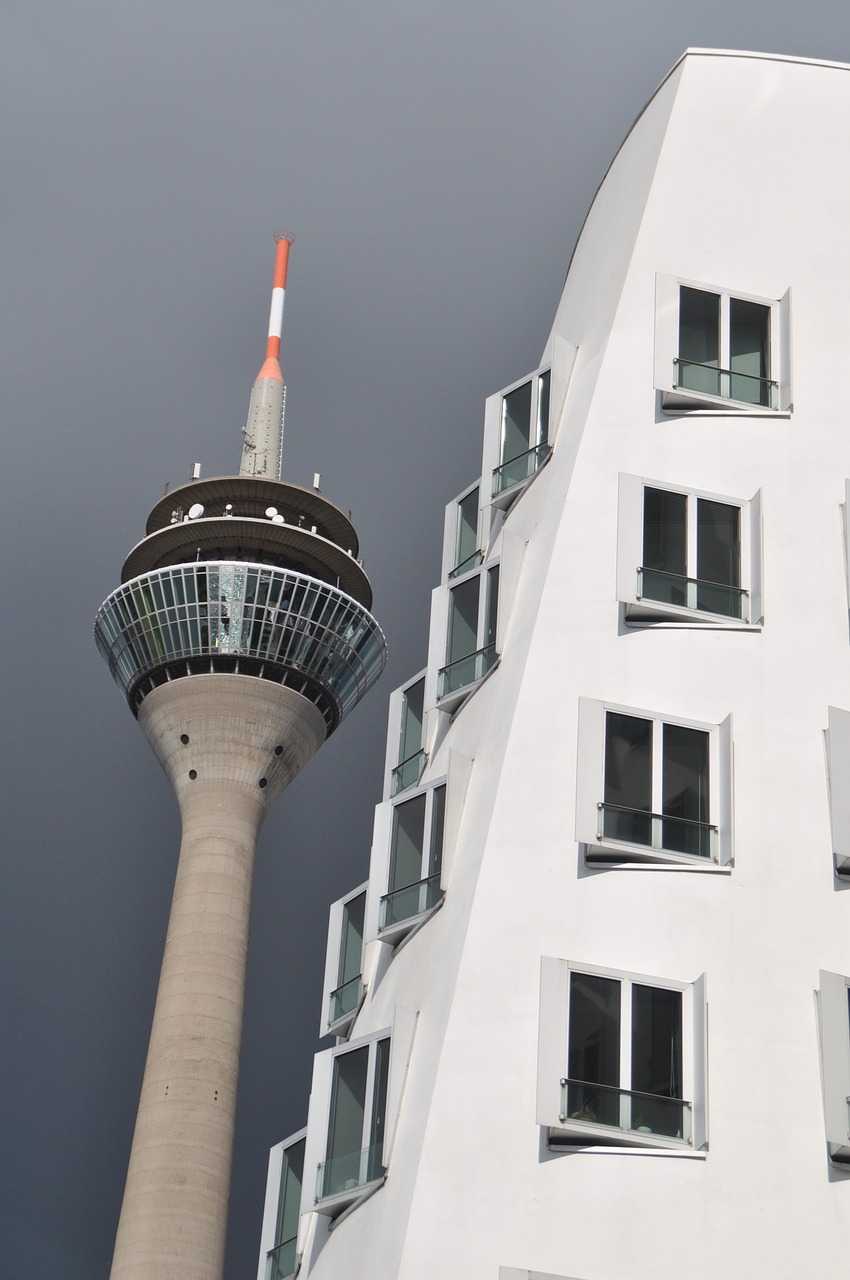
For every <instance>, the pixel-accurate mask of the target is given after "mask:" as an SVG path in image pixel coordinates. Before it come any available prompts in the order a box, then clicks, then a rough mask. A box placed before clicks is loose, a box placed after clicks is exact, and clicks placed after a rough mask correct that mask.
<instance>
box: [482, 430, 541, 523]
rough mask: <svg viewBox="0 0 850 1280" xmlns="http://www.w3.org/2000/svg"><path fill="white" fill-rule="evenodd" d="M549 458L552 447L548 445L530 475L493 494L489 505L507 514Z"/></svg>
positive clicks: (497, 469)
mask: <svg viewBox="0 0 850 1280" xmlns="http://www.w3.org/2000/svg"><path fill="white" fill-rule="evenodd" d="M536 447H537V448H538V449H541V448H544V447H545V446H542V445H538V446H536ZM529 452H533V451H532V450H529ZM551 457H552V446H551V445H549V446H548V447H547V451H546V453H545V454H544V456H543V458H542V459H541V460H540V461H539V462H538V463H537V465H536V467H535V468H534V470H533V471H532V472H531V474H530V475H528V476H522V477H521V479H519V480H515V481H514V483H513V484H511V485H508V486H507V487H506V488H504V489H502V490H500V492H499V493H494V494H493V496H492V497H491V499H490V503H491V505H492V506H494V507H497V508H498V509H499V510H500V511H503V512H507V511H508V509H509V508H510V507H512V506H513V504H514V503H515V502H516V500H517V498H519V497H520V496H521V495H522V494H523V493H525V491H526V489H527V488H528V486H529V485H530V484H532V483H533V481H534V480H535V478H536V477H537V476H539V475H540V472H541V471H542V470H543V468H544V467H545V466H546V465H547V463H548V462H549V460H550V459H551ZM508 465H510V464H508ZM499 470H501V468H500V467H497V468H496V472H498V471H499ZM496 472H494V473H493V474H494V475H495V474H496Z"/></svg>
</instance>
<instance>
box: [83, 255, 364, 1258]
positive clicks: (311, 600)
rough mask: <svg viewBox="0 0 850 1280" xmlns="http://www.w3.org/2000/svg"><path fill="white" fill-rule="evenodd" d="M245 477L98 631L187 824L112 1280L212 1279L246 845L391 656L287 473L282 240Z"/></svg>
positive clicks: (354, 565)
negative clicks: (284, 465) (281, 355)
mask: <svg viewBox="0 0 850 1280" xmlns="http://www.w3.org/2000/svg"><path fill="white" fill-rule="evenodd" d="M275 239H276V241H277V253H276V261H275V275H274V286H273V291H272V306H271V316H270V320H269V334H268V343H267V347H266V358H265V361H264V363H263V365H262V367H261V369H260V372H259V374H258V375H257V378H256V381H255V382H254V386H253V389H252V391H251V401H250V406H249V410H248V420H247V423H246V425H245V430H244V443H243V448H242V463H241V467H240V470H239V474H238V475H236V476H224V477H218V478H214V479H208V480H202V479H200V475H199V473H200V468H199V467H197V466H196V467H195V468H194V475H193V479H192V480H191V482H190V483H188V484H185V485H182V486H181V487H180V488H178V489H176V490H174V491H172V492H171V493H170V494H167V495H166V496H165V497H164V498H162V499H160V501H159V502H157V503H156V505H155V506H154V508H153V510H152V511H151V513H150V516H149V517H148V522H147V529H146V536H145V537H144V538H143V539H142V541H141V542H139V543H138V545H137V546H135V547H134V548H133V550H132V551H131V552H130V554H129V555H128V557H127V559H126V561H125V563H124V567H123V570H122V574H121V586H120V587H119V588H118V589H117V590H116V591H114V592H113V593H112V595H110V596H109V598H108V599H107V600H106V601H105V603H104V604H103V605H102V606H101V608H100V610H99V612H98V615H97V619H96V622H95V639H96V641H97V645H98V648H99V649H100V651H101V653H102V654H103V656H104V658H105V659H106V660H107V662H108V663H109V669H110V671H111V672H112V675H113V677H114V678H115V680H116V682H117V684H118V686H119V688H120V689H121V691H122V693H123V694H124V695H125V697H126V699H127V702H128V703H129V706H130V709H131V710H132V711H133V714H134V715H135V716H136V718H137V720H138V721H139V724H140V725H141V727H142V729H143V730H144V733H145V735H146V737H147V739H148V741H149V743H150V744H151V747H152V748H153V750H154V753H155V754H156V757H157V759H158V760H159V762H160V764H161V765H162V767H163V769H164V770H165V772H166V774H167V776H168V778H169V780H170V782H171V785H172V786H173V788H174V791H175V794H176V796H177V801H178V804H179V806H180V816H181V823H182V839H181V845H180V856H179V861H178V865H177V874H176V882H175V888H174V898H173V902H172V907H171V915H170V918H169V923H168V934H167V939H166V944H165V952H164V956H163V961H162V971H161V974H160V981H159V988H158V992H157V998H156V1007H155V1010H154V1017H153V1026H152V1029H151V1037H150V1045H149V1048H148V1057H147V1064H146V1067H145V1074H144V1080H143V1083H142V1092H141V1098H140V1101H139V1109H138V1114H137V1117H136V1128H135V1133H134V1136H133V1146H132V1151H131V1155H130V1164H129V1169H128V1173H127V1182H126V1186H125V1190H124V1201H123V1205H122V1209H121V1217H120V1221H119V1224H118V1234H117V1238H116V1243H115V1253H114V1256H113V1263H112V1271H111V1277H112V1280H177V1278H178V1277H179V1280H220V1277H221V1274H222V1269H223V1265H224V1246H225V1232H226V1225H227V1206H228V1196H229V1189H230V1168H231V1158H232V1149H233V1129H234V1119H235V1113H236V1085H237V1077H238V1068H239V1045H240V1039H241V1032H242V1008H243V993H244V985H245V967H246V958H247V949H248V924H249V915H250V903H251V879H252V871H253V861H254V849H255V846H256V840H257V835H258V832H259V829H260V826H261V825H262V822H263V819H264V817H265V815H266V813H267V812H268V810H269V808H270V807H271V804H272V802H273V801H274V800H275V799H276V797H277V796H278V795H279V794H280V793H281V791H283V789H284V787H286V786H287V785H288V783H289V782H290V781H291V780H292V778H294V776H295V775H296V773H298V771H299V770H300V769H301V768H303V766H304V765H305V764H306V763H307V761H308V760H309V759H310V757H311V756H312V755H313V754H314V753H315V752H316V751H317V750H318V749H319V747H320V746H321V745H322V743H323V742H324V740H325V738H326V737H328V735H329V734H331V733H333V731H334V729H336V727H337V726H338V725H339V723H340V721H341V720H342V718H343V716H345V715H346V714H347V713H348V712H349V711H350V710H351V708H352V707H353V706H354V705H355V704H356V703H357V702H359V700H360V699H361V698H362V697H363V695H364V694H365V693H366V691H367V690H368V689H370V688H371V686H372V685H373V684H374V683H375V681H376V680H377V679H378V677H379V675H380V674H381V671H382V670H383V667H384V663H385V661H386V645H385V642H384V637H383V634H382V632H381V629H380V627H379V626H378V624H377V623H376V621H375V619H374V618H373V617H372V616H371V614H370V613H369V609H370V608H371V604H372V590H371V587H370V585H369V581H368V579H367V577H366V574H365V573H364V571H363V568H362V566H361V565H360V563H359V561H358V559H357V554H358V542H357V535H356V533H355V531H354V529H353V527H352V525H351V522H350V520H349V519H348V518H347V517H346V516H345V515H344V514H343V512H342V511H340V510H339V508H337V507H336V506H334V505H333V503H331V502H328V501H327V499H326V498H324V497H322V496H321V494H320V493H319V492H318V483H319V482H318V477H317V478H316V483H315V487H314V488H313V489H306V488H302V487H301V486H299V485H294V484H288V483H284V482H283V481H282V480H281V478H280V476H281V449H282V442H283V411H284V399H285V387H284V382H283V377H282V375H281V370H280V363H279V353H280V335H281V329H282V320H283V302H284V293H285V288H286V269H287V262H288V256H289V246H290V244H291V243H292V239H293V237H292V236H290V235H289V234H288V233H286V232H279V233H278V234H277V235H276V236H275Z"/></svg>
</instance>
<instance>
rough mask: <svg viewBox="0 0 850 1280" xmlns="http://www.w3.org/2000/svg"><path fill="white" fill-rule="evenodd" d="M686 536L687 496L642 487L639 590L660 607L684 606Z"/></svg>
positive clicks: (686, 555) (686, 559) (685, 600)
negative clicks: (641, 540)
mask: <svg viewBox="0 0 850 1280" xmlns="http://www.w3.org/2000/svg"><path fill="white" fill-rule="evenodd" d="M687 534H688V498H687V495H686V494H684V493H670V491H669V490H667V489H651V488H648V487H647V488H645V489H644V491H643V573H642V575H641V579H642V587H641V590H642V593H643V595H645V596H647V598H648V599H650V600H659V601H661V602H662V603H664V604H677V605H686V604H687V602H688V585H687V582H686V581H685V579H686V576H687V572H688V537H687Z"/></svg>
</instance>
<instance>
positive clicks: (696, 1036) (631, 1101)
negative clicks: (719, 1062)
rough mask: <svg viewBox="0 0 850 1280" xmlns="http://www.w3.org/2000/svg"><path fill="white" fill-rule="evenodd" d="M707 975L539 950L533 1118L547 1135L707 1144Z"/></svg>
mask: <svg viewBox="0 0 850 1280" xmlns="http://www.w3.org/2000/svg"><path fill="white" fill-rule="evenodd" d="M705 1063H706V1016H705V980H704V977H700V978H699V979H697V981H696V982H692V983H685V982H670V981H667V980H666V979H662V978H655V977H652V978H648V977H644V976H643V975H639V974H628V973H621V972H619V971H616V970H612V969H599V968H595V967H594V968H591V967H585V966H583V965H576V964H572V963H571V962H570V961H567V960H557V959H553V958H551V957H548V956H546V957H544V958H543V960H542V962H541V977H540V1035H539V1042H538V1080H537V1122H538V1124H542V1125H545V1126H546V1127H547V1128H548V1129H549V1142H550V1145H553V1146H558V1145H566V1146H642V1147H667V1148H679V1149H682V1150H686V1149H690V1150H694V1151H699V1150H700V1149H701V1148H703V1147H704V1146H705V1145H706V1137H707V1134H706V1106H705V1080H706V1066H705Z"/></svg>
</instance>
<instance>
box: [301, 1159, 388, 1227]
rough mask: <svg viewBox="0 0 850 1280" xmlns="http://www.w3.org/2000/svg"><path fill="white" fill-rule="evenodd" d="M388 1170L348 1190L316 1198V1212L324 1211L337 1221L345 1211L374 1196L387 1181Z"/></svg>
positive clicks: (327, 1215)
mask: <svg viewBox="0 0 850 1280" xmlns="http://www.w3.org/2000/svg"><path fill="white" fill-rule="evenodd" d="M386 1180H387V1174H386V1170H384V1172H383V1173H382V1174H381V1176H380V1177H379V1178H372V1179H371V1181H370V1182H362V1183H360V1185H359V1186H357V1187H352V1188H351V1189H350V1190H347V1191H337V1192H335V1193H334V1195H332V1196H322V1198H321V1199H320V1200H316V1201H315V1203H314V1205H313V1208H314V1210H315V1212H316V1213H322V1214H324V1215H325V1217H327V1218H335V1219H337V1221H338V1220H339V1219H340V1218H341V1216H342V1215H343V1214H344V1213H347V1212H348V1211H349V1210H351V1209H356V1208H357V1207H358V1205H360V1204H362V1202H363V1201H364V1200H368V1199H369V1197H370V1196H373V1195H374V1194H375V1192H376V1191H378V1190H379V1189H380V1188H381V1187H382V1186H383V1185H384V1183H385V1182H386Z"/></svg>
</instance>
